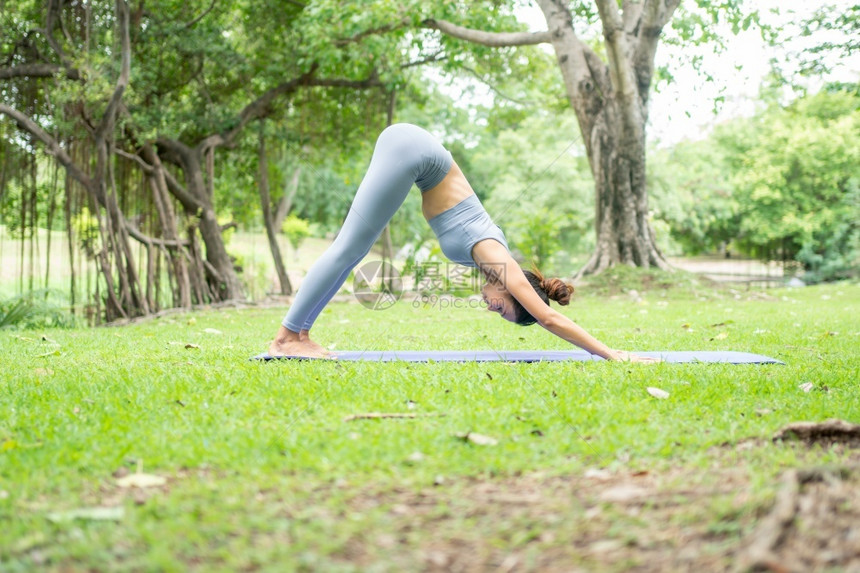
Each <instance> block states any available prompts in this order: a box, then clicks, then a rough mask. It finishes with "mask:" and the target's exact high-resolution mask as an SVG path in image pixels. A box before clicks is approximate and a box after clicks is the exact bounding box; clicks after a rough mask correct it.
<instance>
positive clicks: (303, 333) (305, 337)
mask: <svg viewBox="0 0 860 573" xmlns="http://www.w3.org/2000/svg"><path fill="white" fill-rule="evenodd" d="M299 340H300V341H301V342H303V343H305V344H308V345H310V346H311V347H312V348H314V349H315V350H316V351H317V352H321V353H322V354H326V355H330V354H331V352H329V350H328V349H327V348H325V347H324V346H322V345H321V344H317V343H316V342H314V341H313V340H311V337H310V334H308V331H307V330H303V331H301V332H300V333H299Z"/></svg>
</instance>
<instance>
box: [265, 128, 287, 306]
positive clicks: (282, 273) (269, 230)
mask: <svg viewBox="0 0 860 573" xmlns="http://www.w3.org/2000/svg"><path fill="white" fill-rule="evenodd" d="M259 169H260V176H259V181H258V182H257V185H258V186H259V189H260V206H261V207H262V208H263V225H265V227H266V237H267V238H268V240H269V250H270V251H271V252H272V260H273V261H274V263H275V271H276V272H277V273H278V284H279V285H280V287H281V294H284V295H287V294H293V285H292V284H290V277H289V276H287V269H286V267H285V266H284V258H283V256H282V255H281V247H280V245H278V230H277V228H276V227H275V215H274V214H273V213H272V199H271V196H270V194H269V162H268V160H267V158H266V137H265V124H264V123H263V122H262V121H261V123H260V146H259Z"/></svg>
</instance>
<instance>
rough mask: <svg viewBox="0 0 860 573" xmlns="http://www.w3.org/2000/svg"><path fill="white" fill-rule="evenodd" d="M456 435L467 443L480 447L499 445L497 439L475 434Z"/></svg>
mask: <svg viewBox="0 0 860 573" xmlns="http://www.w3.org/2000/svg"><path fill="white" fill-rule="evenodd" d="M454 435H455V436H456V437H458V438H460V439H461V440H463V441H465V442H472V443H473V444H475V445H478V446H495V445H496V444H498V443H499V441H498V440H497V439H496V438H492V437H490V436H484V435H483V434H476V433H475V432H466V433H465V434H454Z"/></svg>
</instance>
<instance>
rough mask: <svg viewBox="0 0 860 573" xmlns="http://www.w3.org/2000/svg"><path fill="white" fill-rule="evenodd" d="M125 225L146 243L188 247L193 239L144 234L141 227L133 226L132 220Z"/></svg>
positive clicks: (131, 234)
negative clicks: (158, 237)
mask: <svg viewBox="0 0 860 573" xmlns="http://www.w3.org/2000/svg"><path fill="white" fill-rule="evenodd" d="M125 226H126V228H127V229H128V235H129V236H130V237H131V238H133V239H136V240H137V241H139V242H141V243H143V244H144V245H157V246H159V247H172V248H174V249H176V248H179V247H187V246H188V245H190V244H191V241H188V240H187V239H156V238H155V237H150V236H149V235H144V234H143V233H141V232H140V230H139V229H137V228H136V227H135V226H133V225H132V224H131V222H130V221H126V222H125Z"/></svg>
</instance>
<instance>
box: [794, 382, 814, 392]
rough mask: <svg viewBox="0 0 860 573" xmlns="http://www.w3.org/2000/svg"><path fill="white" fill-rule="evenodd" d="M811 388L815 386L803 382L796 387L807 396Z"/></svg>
mask: <svg viewBox="0 0 860 573" xmlns="http://www.w3.org/2000/svg"><path fill="white" fill-rule="evenodd" d="M813 386H815V385H814V384H813V383H812V382H804V383H803V384H801V385H800V386H798V388H800V389H801V390H803V391H804V392H806V393H807V394H808V393H809V391H810V390H812V388H813Z"/></svg>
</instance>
